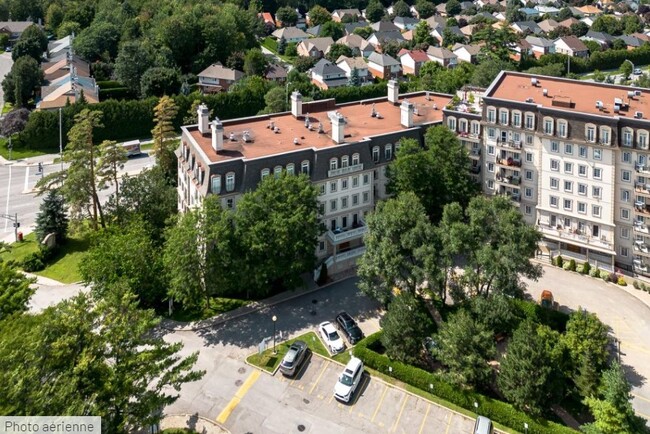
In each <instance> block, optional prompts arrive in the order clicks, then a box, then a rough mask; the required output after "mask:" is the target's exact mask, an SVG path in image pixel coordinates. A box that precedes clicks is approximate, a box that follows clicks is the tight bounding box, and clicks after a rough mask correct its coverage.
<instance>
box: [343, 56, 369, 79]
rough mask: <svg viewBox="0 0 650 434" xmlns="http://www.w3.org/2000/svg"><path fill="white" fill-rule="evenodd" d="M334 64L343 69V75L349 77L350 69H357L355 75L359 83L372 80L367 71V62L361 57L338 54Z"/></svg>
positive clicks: (350, 74)
mask: <svg viewBox="0 0 650 434" xmlns="http://www.w3.org/2000/svg"><path fill="white" fill-rule="evenodd" d="M336 66H338V67H339V68H341V69H342V70H343V71H345V76H346V77H347V78H348V80H349V79H350V77H351V76H352V71H353V70H354V69H356V70H357V76H358V77H359V82H360V83H361V84H363V83H368V82H370V81H372V80H373V77H372V75H371V74H370V72H369V71H368V64H367V63H366V60H365V59H364V58H363V57H360V56H359V57H345V56H340V57H339V58H338V59H337V60H336Z"/></svg>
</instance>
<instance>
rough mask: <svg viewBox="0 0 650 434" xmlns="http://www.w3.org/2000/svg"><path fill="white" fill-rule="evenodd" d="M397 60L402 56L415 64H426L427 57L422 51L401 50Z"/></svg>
mask: <svg viewBox="0 0 650 434" xmlns="http://www.w3.org/2000/svg"><path fill="white" fill-rule="evenodd" d="M398 56H399V58H400V59H401V58H402V57H404V56H408V57H410V58H411V59H413V60H414V61H416V62H428V61H429V56H427V53H426V52H424V51H423V50H405V49H402V50H400V52H399V53H398Z"/></svg>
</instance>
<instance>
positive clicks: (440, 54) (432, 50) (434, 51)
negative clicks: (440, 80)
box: [427, 46, 458, 59]
mask: <svg viewBox="0 0 650 434" xmlns="http://www.w3.org/2000/svg"><path fill="white" fill-rule="evenodd" d="M427 54H428V55H429V56H431V57H435V58H436V59H454V58H456V57H458V56H456V55H455V54H454V53H453V52H452V51H450V50H448V49H446V48H445V47H434V46H431V47H429V48H428V49H427Z"/></svg>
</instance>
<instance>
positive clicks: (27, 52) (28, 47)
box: [11, 26, 43, 64]
mask: <svg viewBox="0 0 650 434" xmlns="http://www.w3.org/2000/svg"><path fill="white" fill-rule="evenodd" d="M32 27H34V26H32ZM24 56H29V57H31V58H32V59H34V60H36V61H37V62H38V63H39V64H40V63H41V61H42V60H43V50H41V46H40V44H39V43H38V41H36V40H33V39H20V40H18V41H17V42H16V43H15V44H14V47H13V49H12V50H11V58H12V59H13V61H14V62H15V61H16V60H18V59H20V58H21V57H24Z"/></svg>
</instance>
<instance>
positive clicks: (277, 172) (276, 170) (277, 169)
mask: <svg viewBox="0 0 650 434" xmlns="http://www.w3.org/2000/svg"><path fill="white" fill-rule="evenodd" d="M273 175H275V177H276V178H279V177H280V175H282V166H275V167H274V168H273Z"/></svg>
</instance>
